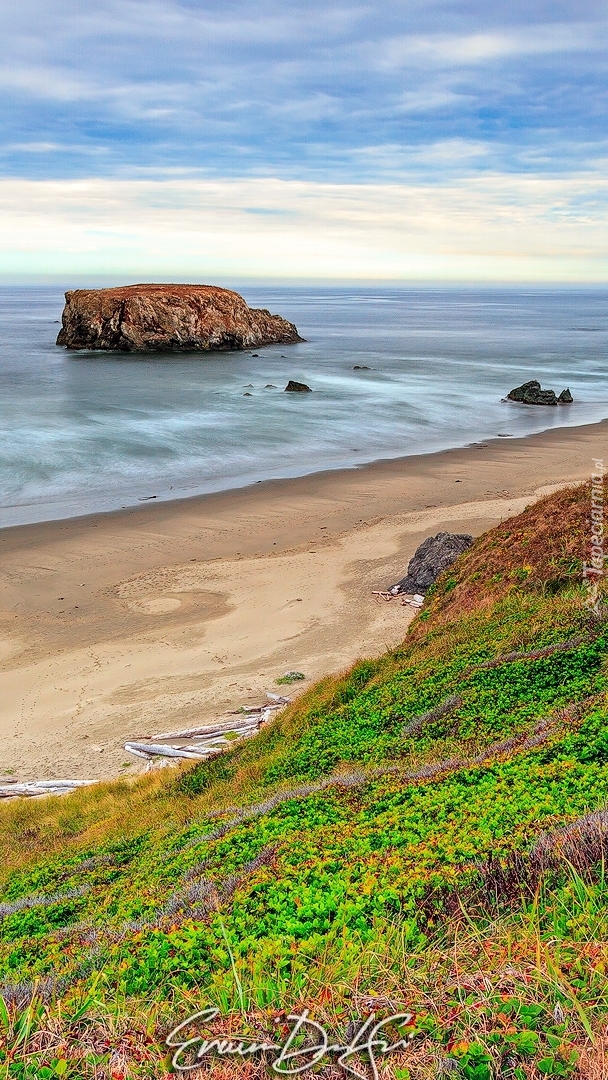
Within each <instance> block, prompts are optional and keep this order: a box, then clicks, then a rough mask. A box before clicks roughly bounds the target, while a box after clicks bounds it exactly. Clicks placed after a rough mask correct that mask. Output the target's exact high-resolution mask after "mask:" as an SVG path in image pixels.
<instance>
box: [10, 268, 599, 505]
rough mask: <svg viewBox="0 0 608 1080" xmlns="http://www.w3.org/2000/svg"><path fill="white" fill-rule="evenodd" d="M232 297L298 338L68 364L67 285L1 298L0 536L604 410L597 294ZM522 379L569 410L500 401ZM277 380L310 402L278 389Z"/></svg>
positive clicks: (76, 357)
mask: <svg viewBox="0 0 608 1080" xmlns="http://www.w3.org/2000/svg"><path fill="white" fill-rule="evenodd" d="M235 287H236V288H237V291H239V292H241V294H242V295H243V296H244V297H245V299H246V300H247V302H248V303H249V304H250V305H251V306H252V307H264V308H269V309H270V310H271V311H272V312H273V313H276V314H280V315H282V316H284V317H285V318H287V319H289V320H290V321H292V322H294V323H295V324H296V326H297V327H298V330H299V332H300V334H301V335H302V336H303V337H304V338H305V339H306V340H305V341H304V342H302V343H301V344H297V345H287V346H286V345H281V346H267V347H265V348H260V349H253V350H245V351H242V352H241V351H238V352H230V353H225V352H223V353H203V354H201V353H188V354H175V353H168V354H153V355H143V354H139V355H133V354H124V353H123V354H112V353H101V352H68V351H66V350H65V349H62V348H59V347H57V346H56V345H55V339H56V336H57V332H58V330H59V325H58V323H59V320H60V319H61V312H62V308H63V293H64V291H65V290H64V288H63V287H59V286H51V285H46V286H45V285H29V286H3V287H0V329H1V333H2V339H1V340H2V349H1V351H0V374H1V377H2V386H3V394H2V400H1V404H0V410H1V414H2V424H1V431H0V523H1V524H2V525H3V526H9V525H18V524H26V523H32V522H36V521H44V520H50V519H57V518H67V517H73V516H78V515H82V514H88V513H93V512H97V511H109V510H115V509H120V508H121V507H128V506H135V505H138V504H139V503H141V502H144V501H147V500H151V499H156V500H158V501H164V500H168V499H174V498H182V497H189V496H194V495H197V494H203V493H208V492H217V491H222V490H227V489H230V488H235V487H241V486H245V485H247V484H251V483H255V482H256V481H260V480H268V479H278V478H286V477H295V476H301V475H306V474H310V473H314V472H318V471H322V470H326V469H337V468H348V467H355V466H357V465H361V464H364V463H367V462H370V461H374V460H378V459H386V458H397V457H403V456H409V455H415V454H421V453H430V452H434V451H439V450H443V449H447V448H450V447H456V446H464V445H467V444H469V443H471V442H475V441H480V440H483V439H488V438H493V437H496V436H499V435H502V436H522V435H528V434H532V433H534V432H539V431H542V430H546V429H547V428H553V427H564V426H567V427H573V426H579V425H582V424H588V423H593V422H596V421H599V420H602V419H604V418H605V417H607V416H608V369H607V365H606V334H607V332H608V317H607V314H606V297H607V292H608V290H606V288H605V287H604V288H581V287H576V288H574V287H573V288H556V287H547V288H545V289H543V288H540V287H525V288H524V287H519V288H515V287H512V286H510V287H496V286H492V287H490V286H488V287H486V288H481V287H478V286H476V287H441V288H436V287H430V286H429V287H425V288H422V287H403V288H397V287H394V288H392V287H386V286H378V287H372V286H366V287H363V286H362V287H349V286H340V287H317V286H281V287H278V286H261V285H255V286H251V285H245V286H241V287H240V288H239V287H238V286H235ZM357 369H358V370H357ZM531 378H538V379H539V380H540V381H541V382H542V385H543V387H547V388H549V389H553V390H555V391H556V393H559V392H560V391H561V390H563V389H564V388H565V387H566V386H568V387H569V388H570V390H571V391H572V394H573V397H574V403H573V404H572V405H568V406H559V407H557V408H551V407H542V406H537V407H530V406H522V405H517V404H515V403H512V402H505V401H504V400H503V399H504V398H505V396H506V394H507V393H508V392H509V390H511V389H512V388H513V387H514V386H516V385H519V384H520V383H522V382H524V381H526V380H527V379H531ZM289 379H296V380H298V381H300V382H305V383H307V384H308V385H309V386H310V387H311V388H312V390H313V393H312V394H302V395H300V394H285V393H284V392H283V391H284V387H285V385H286V384H287V382H288V380H289Z"/></svg>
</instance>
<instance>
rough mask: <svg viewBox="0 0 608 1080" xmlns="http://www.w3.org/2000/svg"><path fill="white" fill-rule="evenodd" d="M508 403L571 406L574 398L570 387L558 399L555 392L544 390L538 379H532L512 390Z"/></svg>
mask: <svg viewBox="0 0 608 1080" xmlns="http://www.w3.org/2000/svg"><path fill="white" fill-rule="evenodd" d="M507 401H519V402H520V403H521V404H522V405H571V404H572V401H573V397H572V394H571V393H570V389H569V387H566V389H565V390H562V392H561V394H560V395H559V397H557V396H556V394H555V391H554V390H542V389H541V385H540V383H539V381H538V379H530V380H529V381H528V382H525V383H522V385H521V386H516V387H515V388H514V389H513V390H511V391H510V392H509V393H508V394H507Z"/></svg>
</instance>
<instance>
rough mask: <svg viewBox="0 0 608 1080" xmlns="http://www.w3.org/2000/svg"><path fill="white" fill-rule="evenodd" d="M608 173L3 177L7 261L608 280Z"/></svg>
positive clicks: (122, 270) (59, 270) (79, 269)
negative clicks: (362, 179) (358, 178)
mask: <svg viewBox="0 0 608 1080" xmlns="http://www.w3.org/2000/svg"><path fill="white" fill-rule="evenodd" d="M607 197H608V181H607V180H605V179H603V178H600V177H589V176H584V177H574V178H572V177H571V178H569V179H567V180H561V179H553V180H551V179H545V178H539V177H512V176H505V175H499V174H496V175H486V176H483V177H474V178H468V179H463V180H461V181H458V182H454V183H446V184H444V185H422V184H409V185H407V184H387V185H379V184H323V183H312V182H300V181H282V180H277V179H272V178H269V179H247V180H227V181H215V180H214V181H211V180H193V179H169V180H162V181H160V180H103V179H95V180H81V181H76V180H69V181H48V180H45V181H27V180H3V181H0V236H1V237H2V241H1V247H0V272H2V274H3V275H4V277H5V278H6V277H8V278H10V277H12V278H13V279H14V280H16V279H18V277H19V275H20V274H30V275H32V274H53V275H55V277H62V278H64V279H69V278H74V277H77V276H79V275H80V276H83V275H84V276H86V275H100V274H101V275H103V274H107V275H113V276H116V275H117V274H120V275H123V276H124V278H125V279H126V280H129V279H131V280H133V279H135V278H137V279H142V278H143V279H148V280H151V279H152V280H163V279H165V280H166V279H167V278H169V279H173V280H175V279H177V280H179V279H180V278H181V279H182V280H184V279H190V280H198V281H212V280H213V279H214V278H216V279H217V278H222V279H225V278H226V277H231V278H233V279H235V280H239V279H242V278H244V277H256V276H257V277H281V278H286V279H289V278H292V279H293V278H295V279H297V278H306V277H308V278H322V279H346V278H359V279H362V280H371V279H374V278H375V279H384V280H404V279H412V278H414V279H421V278H423V279H453V280H479V279H483V280H496V281H501V280H502V281H505V280H545V281H550V280H555V281H577V280H580V281H605V280H607V279H608V259H607V258H606V251H607V250H608V217H607V214H606V203H607Z"/></svg>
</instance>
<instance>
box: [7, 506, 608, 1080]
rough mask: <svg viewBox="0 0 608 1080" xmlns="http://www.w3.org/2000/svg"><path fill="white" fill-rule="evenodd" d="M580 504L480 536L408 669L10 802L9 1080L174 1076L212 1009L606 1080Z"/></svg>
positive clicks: (591, 649)
mask: <svg viewBox="0 0 608 1080" xmlns="http://www.w3.org/2000/svg"><path fill="white" fill-rule="evenodd" d="M589 508H590V492H589V486H588V485H583V486H580V487H577V488H572V489H567V490H565V491H561V492H559V493H557V494H555V495H552V496H550V497H548V498H546V499H544V500H541V501H540V502H538V503H536V504H534V505H533V506H532V507H530V508H529V509H528V510H527V511H526V512H525V513H524V514H522V515H520V516H519V517H518V518H514V519H512V520H511V521H509V522H505V523H503V525H501V526H500V527H499V528H498V529H494V530H492V531H491V532H489V533H486V534H485V535H484V536H482V537H480V538H479V539H478V540H477V541H476V542H475V544H474V545H473V547H472V548H471V549H470V550H469V551H468V552H467V553H466V554H465V555H464V556H462V557H461V558H460V559H459V560H458V562H457V563H456V564H455V566H454V567H452V568H451V569H450V571H448V573H447V574H446V575H444V576H443V578H442V579H440V580H439V581H438V582H437V584H436V585H435V586H434V587H433V589H432V590H431V592H430V593H429V595H428V597H427V599H426V601H425V605H424V607H423V609H422V611H421V612H420V614H419V615H418V616H417V618H416V619H415V621H414V623H413V624H412V625H411V628H410V630H409V632H408V634H407V636H406V637H405V639H404V641H403V643H402V645H401V646H399V648H397V649H395V650H393V651H391V652H388V653H386V654H385V655H384V656H382V657H380V658H379V659H377V660H362V661H361V662H359V663H358V664H356V665H355V666H354V667H353V668H352V670H351V671H349V672H347V673H346V674H344V675H341V676H337V677H331V678H327V679H325V680H322V681H321V682H320V683H317V684H316V685H315V686H313V687H311V688H310V689H308V690H306V691H305V692H304V693H303V694H302V695H301V696H300V697H299V698H298V699H297V700H296V702H294V704H293V705H291V706H289V707H288V708H286V709H285V710H284V711H283V712H282V713H281V714H280V715H279V716H278V717H277V718H276V719H275V720H274V721H273V722H272V723H271V724H269V725H268V726H267V727H265V728H264V729H263V730H262V731H261V732H260V733H259V735H258V736H256V737H255V738H253V739H251V740H249V741H247V742H244V743H235V745H234V746H233V747H231V748H230V749H229V750H227V751H226V752H224V753H222V755H221V756H218V757H216V758H214V759H212V760H210V761H207V762H205V763H202V764H200V765H197V766H195V767H194V768H192V767H189V768H187V769H185V770H183V771H176V770H166V771H163V773H162V774H161V773H153V774H149V775H148V776H145V777H142V778H141V779H140V780H138V781H137V782H133V781H131V782H129V781H127V780H121V781H119V782H118V781H117V782H115V783H113V784H101V785H96V786H94V787H91V788H87V789H80V790H79V791H78V792H76V793H74V794H73V795H70V796H67V797H62V798H61V799H58V798H55V799H45V800H39V801H36V802H35V803H29V802H27V801H25V800H23V801H19V802H15V803H13V804H11V805H8V806H5V807H2V808H0V844H1V845H2V852H3V861H2V869H1V870H0V993H1V997H0V1076H1V1075H4V1076H6V1077H7V1078H8V1077H18V1078H24V1080H25V1078H29V1077H55V1076H57V1077H59V1076H66V1077H68V1078H71V1077H78V1078H80V1077H83V1078H84V1077H86V1078H88V1077H91V1078H93V1077H95V1078H101V1077H114V1078H115V1080H121V1078H123V1077H131V1076H133V1077H154V1078H160V1077H165V1076H168V1075H170V1073H171V1066H170V1063H169V1056H168V1051H167V1047H166V1046H165V1045H164V1038H165V1036H166V1034H167V1032H168V1031H169V1030H170V1029H171V1028H172V1027H174V1026H175V1024H177V1023H178V1022H180V1021H181V1020H183V1019H185V1018H186V1017H188V1016H189V1015H190V1014H192V1013H194V1012H196V1011H197V1010H199V1009H201V1008H203V1007H204V1006H205V1005H206V1004H209V1003H213V1004H214V1005H215V1006H217V1008H218V1009H219V1010H220V1014H219V1017H218V1020H217V1024H218V1025H219V1026H218V1031H220V1030H222V1031H224V1032H228V1031H233V1032H236V1031H238V1032H250V1033H251V1034H255V1035H256V1037H259V1036H260V1032H266V1033H269V1032H270V1033H272V1032H273V1031H274V1032H276V1026H275V1027H273V1024H274V1020H275V1019H276V1017H277V1016H278V1018H279V1020H281V1018H283V1019H284V1018H285V1017H286V1015H287V1014H288V1013H289V1012H290V1011H295V1012H300V1011H301V1010H302V1009H303V1008H307V1009H309V1010H310V1012H311V1015H314V1017H315V1019H316V1020H317V1021H318V1022H319V1023H323V1024H325V1025H326V1026H327V1028H328V1030H330V1031H332V1032H334V1033H335V1034H336V1036H338V1035H339V1034H340V1033H341V1032H342V1033H343V1032H344V1030H345V1029H346V1028H347V1027H348V1025H349V1024H352V1023H353V1022H354V1021H355V1020H356V1019H357V1018H358V1017H359V1018H361V1017H365V1015H367V1014H368V1013H369V1012H371V1011H376V1012H377V1013H378V1014H379V1015H380V1014H383V1015H384V1014H386V1015H387V1016H388V1015H392V1014H393V1013H395V1012H402V1011H407V1012H410V1013H411V1014H412V1021H411V1025H410V1027H411V1035H412V1041H411V1044H410V1046H409V1047H408V1049H407V1050H404V1051H403V1052H399V1054H397V1055H395V1056H394V1057H393V1058H392V1059H391V1060H390V1062H389V1061H388V1059H387V1060H386V1061H385V1062H382V1063H381V1068H382V1069H383V1070H384V1072H382V1074H381V1075H383V1076H386V1077H389V1076H390V1077H395V1080H425V1078H431V1077H435V1076H442V1075H446V1076H447V1075H452V1076H455V1077H462V1078H465V1080H493V1078H495V1077H496V1078H497V1077H513V1078H515V1080H525V1078H533V1077H545V1076H554V1077H582V1078H585V1077H587V1078H589V1080H593V1078H597V1080H599V1078H600V1077H602V1076H605V1075H608V1066H607V1067H606V1068H604V1053H605V1050H606V1047H607V1046H608V1043H607V1040H606V1037H605V1029H606V1021H607V1018H608V1017H607V1012H608V982H607V978H606V974H607V970H608V968H607V965H608V934H607V931H608V925H607V924H608V904H607V901H608V882H607V881H606V874H605V860H604V847H605V841H608V810H606V795H607V792H608V667H607V664H606V658H607V655H608V621H605V620H604V617H603V615H602V613H601V611H600V612H599V613H597V612H596V613H592V612H590V611H588V610H587V608H586V606H585V603H584V600H585V595H586V593H585V584H584V581H583V578H582V563H583V560H584V559H585V558H588V552H587V550H586V544H587V540H586V536H587V533H588V518H589ZM363 1065H364V1063H363ZM368 1068H369V1065H368ZM602 1070H604V1071H602ZM265 1074H266V1073H265V1066H264V1064H263V1063H262V1062H254V1061H253V1060H252V1061H248V1062H242V1063H240V1064H237V1063H236V1062H232V1063H231V1064H230V1067H229V1069H228V1066H227V1065H222V1063H221V1062H216V1064H215V1065H214V1066H213V1069H212V1075H213V1076H215V1077H217V1078H219V1080H221V1077H222V1076H224V1075H226V1076H228V1075H230V1076H243V1077H248V1078H253V1077H255V1076H258V1075H259V1076H262V1075H265ZM201 1075H202V1073H201ZM206 1075H208V1072H206ZM310 1075H311V1076H312V1075H316V1073H314V1072H311V1073H310ZM325 1075H327V1076H329V1075H330V1073H329V1072H326V1073H325ZM331 1075H334V1074H333V1073H331ZM336 1075H338V1074H336Z"/></svg>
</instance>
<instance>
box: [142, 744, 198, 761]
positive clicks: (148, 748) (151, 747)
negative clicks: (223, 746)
mask: <svg viewBox="0 0 608 1080" xmlns="http://www.w3.org/2000/svg"><path fill="white" fill-rule="evenodd" d="M125 750H128V751H129V753H133V752H134V751H135V752H136V756H137V757H140V756H142V755H143V756H144V757H145V756H148V755H149V756H154V755H156V754H158V755H160V756H162V757H176V758H188V759H190V760H192V759H199V760H200V758H203V757H208V756H209V754H213V753H219V747H218V748H216V747H209V749H206V748H205V747H204V746H198V747H197V748H196V749H194V747H188V749H187V750H186V749H182V748H181V747H179V748H178V747H175V746H168V745H165V744H164V743H140V742H126V743H125Z"/></svg>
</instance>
